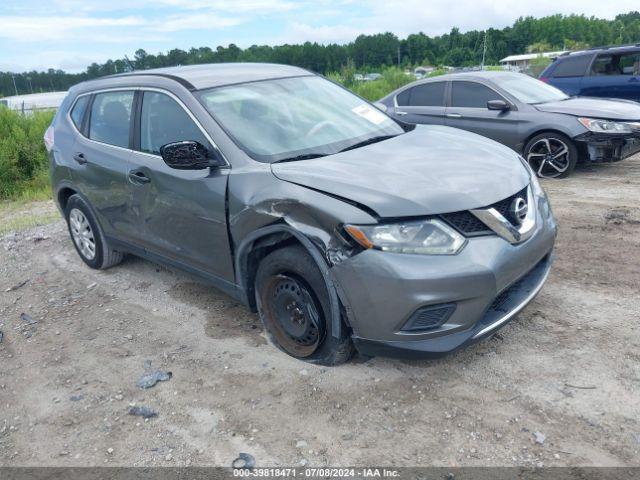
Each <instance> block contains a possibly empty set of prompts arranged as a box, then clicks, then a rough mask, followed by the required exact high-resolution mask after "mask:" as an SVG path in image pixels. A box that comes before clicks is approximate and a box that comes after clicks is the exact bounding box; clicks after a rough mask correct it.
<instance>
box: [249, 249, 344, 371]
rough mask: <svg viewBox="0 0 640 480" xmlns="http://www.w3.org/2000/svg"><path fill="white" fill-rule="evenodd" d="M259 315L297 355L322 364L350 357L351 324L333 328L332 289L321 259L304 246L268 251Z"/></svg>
mask: <svg viewBox="0 0 640 480" xmlns="http://www.w3.org/2000/svg"><path fill="white" fill-rule="evenodd" d="M255 286H256V303H257V305H258V314H259V315H260V320H261V321H262V323H263V325H264V327H265V329H266V331H267V333H268V334H269V337H270V338H271V340H272V342H273V343H275V345H276V346H277V347H278V348H280V349H281V350H283V351H284V352H285V353H288V354H289V355H291V356H292V357H295V358H299V359H301V360H305V361H308V362H311V363H317V364H321V365H337V364H340V363H343V362H346V361H347V360H349V358H350V357H351V355H352V353H353V344H352V342H351V338H350V337H349V332H348V330H347V328H346V326H345V325H342V326H341V327H342V328H341V329H340V334H339V335H338V337H336V336H335V335H334V332H333V331H332V322H331V313H330V312H331V307H330V300H329V293H328V291H327V286H326V284H325V281H324V278H323V276H322V273H321V272H320V269H319V268H318V266H317V265H316V263H315V261H314V260H313V258H311V256H310V255H309V254H308V253H307V251H306V250H305V249H304V248H303V247H302V246H292V247H285V248H282V249H279V250H276V251H274V252H272V253H270V254H269V255H267V256H266V257H265V258H264V259H263V260H262V261H261V262H260V265H259V267H258V272H257V274H256V283H255Z"/></svg>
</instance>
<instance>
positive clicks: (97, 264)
mask: <svg viewBox="0 0 640 480" xmlns="http://www.w3.org/2000/svg"><path fill="white" fill-rule="evenodd" d="M65 216H66V219H67V225H68V227H69V234H70V235H71V239H72V240H73V246H74V247H76V251H77V252H78V255H80V258H81V259H82V261H83V262H84V263H86V264H87V265H88V266H90V267H91V268H96V269H105V268H109V267H112V266H114V265H117V264H118V263H120V262H121V261H122V258H123V255H122V253H121V252H117V251H115V250H113V249H111V248H110V247H109V245H108V244H107V241H106V240H105V238H104V235H103V234H102V230H100V226H99V225H98V223H97V222H96V219H95V218H94V216H93V213H92V212H91V209H90V208H89V206H88V205H87V204H86V203H85V201H84V200H82V198H81V197H80V196H79V195H72V196H71V197H69V200H68V202H67V206H66V209H65Z"/></svg>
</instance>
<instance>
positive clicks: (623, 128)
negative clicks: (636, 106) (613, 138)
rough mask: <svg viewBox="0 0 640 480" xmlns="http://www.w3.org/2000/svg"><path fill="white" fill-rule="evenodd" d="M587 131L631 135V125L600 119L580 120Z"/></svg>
mask: <svg viewBox="0 0 640 480" xmlns="http://www.w3.org/2000/svg"><path fill="white" fill-rule="evenodd" d="M578 121H579V122H580V123H581V124H582V126H584V127H585V128H586V129H587V130H590V131H592V132H596V133H631V125H629V124H628V123H623V122H612V121H611V120H602V119H599V118H578Z"/></svg>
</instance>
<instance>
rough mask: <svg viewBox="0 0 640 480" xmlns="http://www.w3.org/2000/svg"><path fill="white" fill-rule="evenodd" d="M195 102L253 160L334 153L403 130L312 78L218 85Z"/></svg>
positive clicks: (339, 90) (341, 91) (355, 99)
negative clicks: (202, 106)
mask: <svg viewBox="0 0 640 480" xmlns="http://www.w3.org/2000/svg"><path fill="white" fill-rule="evenodd" d="M200 100H201V102H202V104H203V105H204V106H205V108H206V109H207V110H208V111H209V113H210V114H211V115H212V116H213V117H214V118H215V119H216V120H217V121H218V123H220V125H221V126H222V127H223V128H224V129H225V131H226V132H227V133H228V134H229V135H230V136H231V137H232V138H233V140H234V141H235V142H236V144H237V145H238V146H239V147H240V148H242V149H243V150H244V151H245V152H246V153H247V154H248V155H250V156H251V157H252V158H254V159H255V160H259V161H262V162H277V161H282V160H296V159H302V158H310V157H315V156H324V155H330V154H333V153H337V152H339V151H341V150H344V149H346V148H349V147H353V146H355V145H356V144H360V143H363V144H366V143H368V142H370V141H375V140H376V139H378V138H379V139H380V140H382V139H384V138H388V137H389V136H395V135H399V134H401V133H403V132H404V130H403V129H402V128H401V127H400V126H399V125H398V124H397V123H396V122H394V121H393V120H391V119H390V118H389V117H388V116H387V115H386V114H384V113H382V112H381V111H380V110H378V109H376V108H375V107H372V106H371V105H369V104H368V103H366V102H365V101H363V100H362V99H360V98H358V97H357V96H355V95H353V94H352V93H350V92H348V91H347V90H345V89H343V88H341V87H339V86H337V85H335V84H333V83H331V82H329V81H328V80H325V79H323V78H322V77H317V76H305V77H294V78H283V79H278V80H267V81H260V82H253V83H243V84H239V85H231V86H227V87H218V88H214V89H210V90H205V91H203V92H201V93H200Z"/></svg>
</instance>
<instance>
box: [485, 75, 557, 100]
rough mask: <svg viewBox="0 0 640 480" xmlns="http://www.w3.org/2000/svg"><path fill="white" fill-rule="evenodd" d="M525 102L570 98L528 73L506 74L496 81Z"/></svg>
mask: <svg viewBox="0 0 640 480" xmlns="http://www.w3.org/2000/svg"><path fill="white" fill-rule="evenodd" d="M496 83H497V84H498V85H499V86H500V87H502V88H503V89H504V90H506V91H507V92H508V93H510V94H511V95H513V96H514V97H516V98H517V99H518V100H520V101H521V102H523V103H529V104H534V103H547V102H558V101H560V100H566V99H567V98H569V97H568V96H567V95H566V94H564V93H563V92H562V91H560V90H558V89H557V88H555V87H552V86H551V85H547V84H546V83H544V82H541V81H540V80H536V79H535V78H532V77H529V76H527V75H524V74H523V75H508V76H507V75H505V76H503V77H499V78H498V81H497V82H496Z"/></svg>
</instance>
